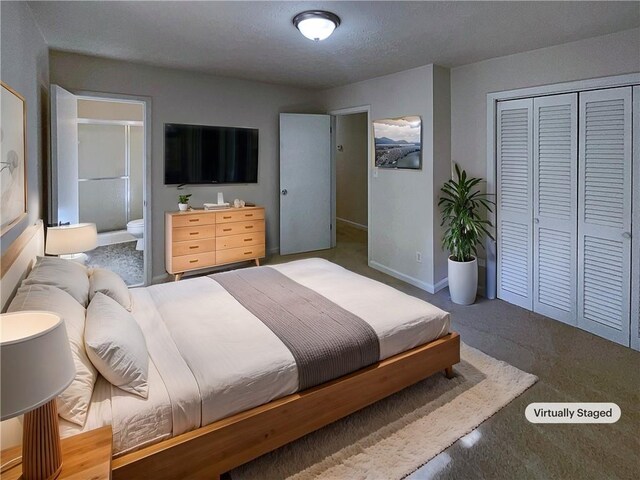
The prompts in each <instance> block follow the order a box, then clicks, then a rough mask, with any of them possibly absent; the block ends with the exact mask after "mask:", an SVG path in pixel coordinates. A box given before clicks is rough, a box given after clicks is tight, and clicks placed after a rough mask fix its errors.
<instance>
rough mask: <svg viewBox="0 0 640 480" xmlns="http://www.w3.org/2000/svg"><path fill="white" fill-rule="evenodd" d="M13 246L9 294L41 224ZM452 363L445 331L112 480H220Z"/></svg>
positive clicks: (183, 443) (154, 448)
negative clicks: (233, 471)
mask: <svg viewBox="0 0 640 480" xmlns="http://www.w3.org/2000/svg"><path fill="white" fill-rule="evenodd" d="M14 243H15V244H16V245H15V248H13V247H14V245H13V244H12V245H11V247H10V250H11V251H7V254H5V255H3V257H2V270H3V272H2V273H3V275H2V277H3V279H2V280H3V284H2V287H3V289H4V288H9V289H10V291H15V289H16V288H17V284H18V283H19V280H21V279H22V278H24V275H25V274H26V272H27V270H28V268H30V267H31V266H32V264H33V260H34V259H35V255H37V254H39V255H41V254H42V253H41V252H42V224H41V223H40V224H38V225H36V226H34V227H30V228H29V229H28V231H25V233H24V234H23V235H21V236H20V237H19V238H18V239H17V240H16V242H14ZM5 257H6V258H5ZM30 257H31V258H30ZM18 259H19V260H20V261H17V260H18ZM10 270H11V273H8V272H9V271H10ZM13 279H16V280H13ZM18 279H19V280H18ZM5 280H7V284H5ZM3 297H4V295H3ZM3 300H4V299H3ZM4 307H5V305H3V308H4ZM459 361H460V336H459V335H458V334H457V333H455V332H453V333H449V334H447V335H445V336H444V337H441V338H439V339H437V340H435V341H433V342H430V343H427V344H425V345H421V346H418V347H416V348H413V349H411V350H408V351H406V352H403V353H400V354H398V355H394V356H393V357H390V358H387V359H386V360H383V361H381V362H378V363H376V364H374V365H372V366H370V367H367V368H364V369H362V370H358V371H357V372H354V373H352V374H350V375H346V376H344V377H340V378H338V379H336V380H333V381H331V382H327V383H324V384H322V385H319V386H317V387H314V388H311V389H308V390H305V391H303V392H299V393H294V394H293V395H288V396H286V397H283V398H280V399H278V400H274V401H272V402H269V403H267V404H264V405H261V406H259V407H255V408H252V409H249V410H246V411H244V412H240V413H238V414H235V415H233V416H231V417H227V418H224V419H222V420H218V421H216V422H214V423H212V424H209V425H207V426H204V427H201V428H198V429H196V430H193V431H191V432H187V433H184V434H182V435H178V436H176V437H173V438H170V439H168V440H164V441H162V442H160V443H158V444H155V445H151V446H149V447H145V448H142V449H141V450H138V451H135V452H132V453H128V454H126V455H123V456H120V457H118V458H115V459H114V460H113V479H114V480H125V479H126V480H129V479H147V478H153V479H154V480H163V479H167V480H170V479H176V478H180V479H219V477H220V475H221V474H222V473H224V472H227V471H229V470H232V469H233V468H235V467H238V466H240V465H242V464H244V463H247V462H249V461H251V460H253V459H255V458H257V457H259V456H260V455H263V454H265V453H268V452H270V451H272V450H275V449H276V448H279V447H281V446H283V445H286V444H287V443H290V442H292V441H294V440H296V439H298V438H300V437H302V436H304V435H306V434H308V433H311V432H313V431H315V430H318V429H320V428H322V427H324V426H326V425H329V424H330V423H332V422H335V421H336V420H339V419H341V418H344V417H346V416H347V415H350V414H351V413H354V412H356V411H358V410H360V409H362V408H364V407H366V406H368V405H371V404H372V403H375V402H377V401H378V400H381V399H383V398H385V397H387V396H389V395H392V394H393V393H396V392H398V391H400V390H402V389H404V388H406V387H408V386H410V385H413V384H415V383H417V382H419V381H420V380H423V379H425V378H427V377H429V376H431V375H433V374H434V373H437V372H444V373H445V375H446V376H447V377H448V378H451V377H452V376H453V365H455V364H457V363H458V362H459Z"/></svg>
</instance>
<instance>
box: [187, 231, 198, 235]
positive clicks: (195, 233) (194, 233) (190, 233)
mask: <svg viewBox="0 0 640 480" xmlns="http://www.w3.org/2000/svg"><path fill="white" fill-rule="evenodd" d="M199 233H200V232H189V235H198V234H199Z"/></svg>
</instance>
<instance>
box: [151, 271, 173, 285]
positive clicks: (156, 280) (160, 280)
mask: <svg viewBox="0 0 640 480" xmlns="http://www.w3.org/2000/svg"><path fill="white" fill-rule="evenodd" d="M170 277H171V276H170V275H169V274H168V273H164V274H162V275H155V276H153V277H152V278H151V285H155V284H157V283H165V282H167V281H169V279H170Z"/></svg>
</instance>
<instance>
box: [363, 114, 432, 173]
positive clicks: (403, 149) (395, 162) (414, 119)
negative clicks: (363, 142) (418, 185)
mask: <svg viewBox="0 0 640 480" xmlns="http://www.w3.org/2000/svg"><path fill="white" fill-rule="evenodd" d="M373 136H374V138H375V150H376V153H375V166H376V167H378V168H397V169H398V168H407V169H412V170H420V169H421V168H422V119H421V118H420V117H419V116H416V115H413V116H407V117H399V118H385V119H382V120H374V121H373Z"/></svg>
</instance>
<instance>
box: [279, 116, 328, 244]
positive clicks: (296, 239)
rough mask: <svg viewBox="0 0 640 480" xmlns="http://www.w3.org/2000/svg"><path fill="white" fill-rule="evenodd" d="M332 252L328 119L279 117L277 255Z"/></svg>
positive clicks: (326, 117) (318, 117)
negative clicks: (278, 252)
mask: <svg viewBox="0 0 640 480" xmlns="http://www.w3.org/2000/svg"><path fill="white" fill-rule="evenodd" d="M326 248H331V116H329V115H302V114H292V113H282V114H280V253H281V254H282V255H288V254H291V253H300V252H310V251H313V250H323V249H326Z"/></svg>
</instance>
